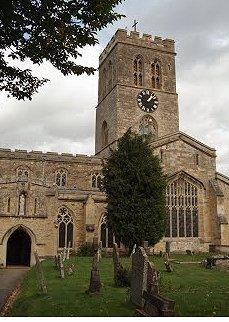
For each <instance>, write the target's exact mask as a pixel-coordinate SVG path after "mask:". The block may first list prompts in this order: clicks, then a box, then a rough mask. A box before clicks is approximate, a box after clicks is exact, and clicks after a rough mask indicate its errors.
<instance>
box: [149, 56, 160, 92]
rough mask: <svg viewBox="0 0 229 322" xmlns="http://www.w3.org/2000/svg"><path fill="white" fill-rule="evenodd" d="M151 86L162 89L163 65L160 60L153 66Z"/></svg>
mask: <svg viewBox="0 0 229 322" xmlns="http://www.w3.org/2000/svg"><path fill="white" fill-rule="evenodd" d="M151 74H152V76H151V85H152V87H153V88H155V89H161V88H162V72H161V64H160V62H159V61H158V60H155V61H154V62H153V63H152V64H151Z"/></svg>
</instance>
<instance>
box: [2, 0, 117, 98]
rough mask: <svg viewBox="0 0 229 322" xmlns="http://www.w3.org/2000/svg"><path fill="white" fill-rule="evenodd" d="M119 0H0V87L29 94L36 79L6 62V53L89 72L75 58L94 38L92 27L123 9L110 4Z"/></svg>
mask: <svg viewBox="0 0 229 322" xmlns="http://www.w3.org/2000/svg"><path fill="white" fill-rule="evenodd" d="M122 1H123V0H109V1H103V0H40V1H39V0H1V1H0V28H1V34H0V70H1V75H0V90H5V91H7V92H8V93H9V95H11V96H13V97H16V98H17V99H25V98H28V99H31V96H32V95H33V93H34V92H37V89H38V87H39V86H41V85H42V84H43V83H45V82H46V81H47V79H45V78H43V79H41V80H39V79H38V78H36V77H34V76H33V75H32V74H31V71H30V70H29V69H26V70H21V69H20V68H16V67H14V66H10V64H9V59H8V58H11V59H13V60H14V59H16V60H21V61H24V60H25V59H26V58H28V59H30V60H31V61H32V63H34V64H38V65H40V64H41V63H42V62H43V61H49V62H50V63H52V65H53V66H54V67H56V68H57V69H59V70H60V71H61V72H62V73H63V74H64V75H69V74H75V75H81V74H82V73H87V74H88V75H90V74H93V73H94V71H95V69H94V68H92V67H87V66H82V65H78V64H76V63H75V62H74V60H75V59H76V58H78V57H79V56H81V54H80V51H79V50H80V49H82V48H83V47H84V46H86V45H92V46H94V45H95V44H97V43H98V39H97V32H98V31H99V30H101V29H102V28H104V27H106V26H107V25H108V24H109V23H112V22H113V21H116V20H118V19H120V18H121V17H122V15H120V14H118V13H116V12H114V7H115V6H116V5H117V4H119V3H121V2H122Z"/></svg>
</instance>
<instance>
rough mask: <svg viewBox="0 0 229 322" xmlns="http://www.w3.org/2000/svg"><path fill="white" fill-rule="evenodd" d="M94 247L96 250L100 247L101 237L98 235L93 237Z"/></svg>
mask: <svg viewBox="0 0 229 322" xmlns="http://www.w3.org/2000/svg"><path fill="white" fill-rule="evenodd" d="M93 248H94V251H97V250H98V248H99V239H98V237H94V238H93Z"/></svg>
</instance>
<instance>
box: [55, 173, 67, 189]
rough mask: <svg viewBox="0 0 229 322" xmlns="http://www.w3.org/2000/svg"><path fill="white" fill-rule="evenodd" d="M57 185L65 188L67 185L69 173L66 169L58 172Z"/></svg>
mask: <svg viewBox="0 0 229 322" xmlns="http://www.w3.org/2000/svg"><path fill="white" fill-rule="evenodd" d="M56 185H57V186H58V187H65V186H66V185H67V171H66V170H64V169H61V170H58V171H56Z"/></svg>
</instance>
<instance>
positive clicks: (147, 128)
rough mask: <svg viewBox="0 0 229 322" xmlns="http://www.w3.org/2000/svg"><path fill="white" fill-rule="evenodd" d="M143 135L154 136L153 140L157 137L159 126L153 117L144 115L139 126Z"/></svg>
mask: <svg viewBox="0 0 229 322" xmlns="http://www.w3.org/2000/svg"><path fill="white" fill-rule="evenodd" d="M139 133H140V134H141V135H147V134H150V133H151V134H152V137H153V138H156V137H157V124H156V121H155V120H154V118H153V117H152V116H151V115H144V116H143V118H142V119H141V122H140V125H139Z"/></svg>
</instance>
